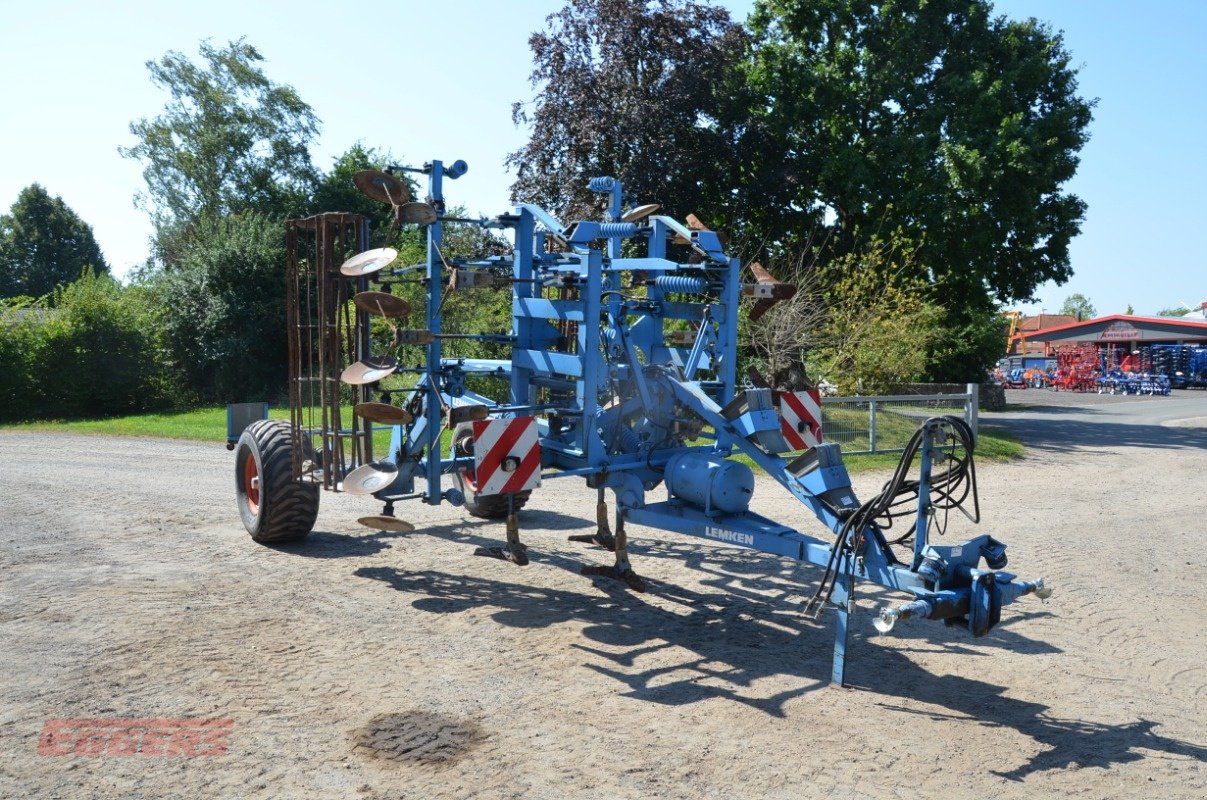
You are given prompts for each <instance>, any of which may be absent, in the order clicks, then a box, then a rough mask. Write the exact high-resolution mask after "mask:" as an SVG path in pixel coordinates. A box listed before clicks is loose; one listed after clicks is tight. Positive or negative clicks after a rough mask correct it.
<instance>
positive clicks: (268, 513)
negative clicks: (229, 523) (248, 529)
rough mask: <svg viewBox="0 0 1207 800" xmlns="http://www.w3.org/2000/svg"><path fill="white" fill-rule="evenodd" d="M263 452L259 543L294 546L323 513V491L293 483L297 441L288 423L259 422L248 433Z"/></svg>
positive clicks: (261, 458)
mask: <svg viewBox="0 0 1207 800" xmlns="http://www.w3.org/2000/svg"><path fill="white" fill-rule="evenodd" d="M244 435H245V436H249V437H250V438H251V439H253V440H254V441H255V445H256V447H257V449H259V451H260V465H261V469H260V481H261V485H260V503H261V513H262V514H263V519H262V520H261V521H260V526H259V531H258V532H256V533H253V534H252V538H253V539H255V540H256V541H257V542H263V543H266V544H268V543H275V542H291V541H296V540H298V539H302V538H304V537H305V536H306V535H307V534H308V533H310V530H311V529H312V528H313V527H314V523H315V520H316V519H317V518H318V512H319V487H318V485H317V484H307V483H300V482H298V481H295V480H294V479H293V437H292V435H291V433H290V424H289V423H288V422H285V421H284V420H257V421H256V422H253V423H252V424H251V425H249V426H247V430H246V431H245V432H244Z"/></svg>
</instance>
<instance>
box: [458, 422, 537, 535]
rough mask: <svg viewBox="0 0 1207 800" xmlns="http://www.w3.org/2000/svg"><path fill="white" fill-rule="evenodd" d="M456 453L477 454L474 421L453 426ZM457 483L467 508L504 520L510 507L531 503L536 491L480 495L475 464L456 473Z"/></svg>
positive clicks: (473, 511) (463, 454)
mask: <svg viewBox="0 0 1207 800" xmlns="http://www.w3.org/2000/svg"><path fill="white" fill-rule="evenodd" d="M453 454H454V455H455V456H457V457H465V456H472V455H473V454H474V428H473V423H472V422H463V423H461V424H460V425H458V426H457V427H456V428H454V429H453ZM453 483H455V484H456V485H457V488H458V489H459V490H461V493H462V494H463V495H465V510H466V511H468V512H469V513H470V514H472V515H473V516H475V517H482V518H483V519H503V518H504V517H506V516H507V513H508V511H509V510H515V511H519V510H520V509H521V508H523V507H524V504H525V503H527V502H528V497H529V496H530V495H531V494H532V490H531V489H529V490H525V491H523V492H512V493H511V494H510V501H509V499H508V498H509V496H508V495H506V494H491V495H479V494H478V485H477V483H475V481H474V468H473V466H469V467H465V468H462V469H459V470H456V471H454V472H453Z"/></svg>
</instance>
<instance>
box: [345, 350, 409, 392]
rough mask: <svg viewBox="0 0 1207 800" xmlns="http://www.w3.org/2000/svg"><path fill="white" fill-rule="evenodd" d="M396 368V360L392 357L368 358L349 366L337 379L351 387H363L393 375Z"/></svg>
mask: <svg viewBox="0 0 1207 800" xmlns="http://www.w3.org/2000/svg"><path fill="white" fill-rule="evenodd" d="M397 366H398V359H397V358H394V356H370V357H369V358H366V359H364V360H363V361H357V362H356V363H355V364H349V365H348V368H347V369H345V370H344V371H343V372H342V373H340V376H339V379H340V380H341V381H343V382H344V383H347V384H350V385H352V386H364V385H365V384H366V383H376V382H377V381H379V380H381V379H382V378H384V377H386V376H387V375H392V374H394V369H395V368H396V367H397Z"/></svg>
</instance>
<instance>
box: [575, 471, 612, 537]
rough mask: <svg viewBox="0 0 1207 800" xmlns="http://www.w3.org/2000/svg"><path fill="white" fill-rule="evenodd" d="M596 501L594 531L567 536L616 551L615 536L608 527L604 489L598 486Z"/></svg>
mask: <svg viewBox="0 0 1207 800" xmlns="http://www.w3.org/2000/svg"><path fill="white" fill-rule="evenodd" d="M598 491H599V495H598V498H599V499H598V502H596V503H595V525H596V529H595V533H579V534H575V535H574V536H571V537H569V541H571V542H584V543H586V544H594V545H599V546H600V547H602V548H603V549H604V550H609V551H611V552H613V553H614V552H616V537H615V536H613V535H612V531H611V530H610V529H609V528H608V504H607V503H605V502H604V490H603V487H602V486H601V487H600V488H599V490H598Z"/></svg>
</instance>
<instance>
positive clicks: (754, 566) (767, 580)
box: [353, 520, 1054, 717]
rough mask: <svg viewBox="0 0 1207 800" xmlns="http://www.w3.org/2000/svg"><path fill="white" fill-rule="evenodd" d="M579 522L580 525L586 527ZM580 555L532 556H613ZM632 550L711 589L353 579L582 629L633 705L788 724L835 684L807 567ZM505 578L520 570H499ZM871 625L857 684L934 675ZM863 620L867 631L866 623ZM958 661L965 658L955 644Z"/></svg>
mask: <svg viewBox="0 0 1207 800" xmlns="http://www.w3.org/2000/svg"><path fill="white" fill-rule="evenodd" d="M575 523H576V524H577V525H578V526H580V527H581V521H578V520H575ZM472 524H473V523H471V525H472ZM428 533H434V534H435V535H437V536H441V537H442V538H448V539H450V540H454V541H460V542H466V543H468V544H477V543H480V542H486V541H493V540H483V539H480V537H478V536H475V535H472V534H469V533H467V532H466V531H465V529H464V527H459V526H444V527H442V528H441V529H438V530H430V531H428ZM496 543H497V542H496ZM579 552H582V553H583V554H584V556H585V555H586V553H588V552H591V551H589V550H583V551H574V552H573V553H567V552H565V551H564V550H562V549H559V548H547V547H543V546H541V547H539V548H538V547H530V551H529V554H530V556H531V557H532V559H533V563H534V565H538V564H543V565H552V566H558V567H561V568H563V569H566V570H568V571H573V572H578V570H579V569H580V568H581V566H582V565H583V564H584V563H590V562H591V561H593V560H595V561H601V562H605V563H606V560H607V559H610V558H611V555H610V554H609V553H606V552H604V551H602V550H600V551H595V552H597V553H599V554H600V555H601V556H602V557H601V558H592V557H590V556H586V557H578V554H579ZM630 552H631V554H632V555H633V557H634V564H635V565H636V566H637V568H638V571H640V564H641V562H642V561H643V560H648V559H649V558H660V559H663V558H664V559H673V560H675V561H676V562H678V563H682V564H686V565H687V566H688V568H689V569H692V570H694V571H698V572H702V573H705V575H706V577H705V578H704V579H703V581H702V583H703V588H700V587H697V586H693V587H686V586H681V585H676V584H674V583H671V582H669V581H665V580H656V579H651V578H650V577H649V576H648V575H646V581H647V586H648V592H647V594H645V595H641V594H633V593H631V592H629V591H628V590H627V589H626V588H625V587H624V586H623V585H622V584H620V583H618V582H614V581H610V580H607V579H603V578H595V579H589V578H586V577H584V578H582V579H581V580H582V582H583V589H582V591H577V590H567V589H562V588H551V587H548V586H537V585H532V584H530V583H524V582H512V581H511V580H506V579H502V578H494V577H491V578H485V577H480V576H468V575H454V574H451V573H447V572H442V571H435V570H426V571H421V572H407V571H404V570H400V569H397V568H394V567H362V568H360V569H357V570H355V572H354V573H353V574H354V575H356V576H357V577H361V578H367V579H370V580H377V581H381V582H382V583H385V584H386V585H388V586H390V587H391V588H393V589H396V590H398V591H401V592H405V593H407V594H410V595H418V599H415V600H413V601H412V603H411V605H412V606H413V607H414V608H415V609H417V610H419V611H424V612H427V613H437V614H455V613H462V612H466V611H470V610H473V609H483V608H487V609H492V611H491V618H492V619H493V620H494V621H495V622H497V623H499V624H501V625H507V626H510V627H514V628H521V629H542V628H550V627H554V626H557V625H562V624H566V623H571V622H574V623H578V624H581V625H584V626H585V627H584V629H583V636H584V638H585V640H586V641H584V642H583V643H582V644H576V645H574V646H575V647H576V649H578V650H579V651H581V652H582V653H584V654H585V655H586V656H587V657H588V658H589V660H588V661H587V662H586V663H585V664H584V666H585V667H586V668H588V669H591V670H593V671H595V672H597V673H599V674H600V675H603V676H605V677H607V678H609V679H611V680H615V681H617V682H619V683H621V684H623V685H624V686H625V687H627V691H626V692H625V696H629V697H634V698H637V699H641V700H645V701H648V702H653V703H661V704H667V705H687V704H691V703H695V702H699V701H702V700H707V699H711V698H723V699H728V700H731V701H733V702H737V703H741V704H743V705H746V706H749V707H751V708H755V709H758V710H760V711H762V712H764V713H766V714H768V715H770V716H775V717H783V716H785V705H786V704H787V703H788V702H789V701H790V700H792V699H794V698H797V697H800V696H803V695H805V694H807V693H809V692H812V691H815V690H817V689H820V688H823V687H825V686H827V685H828V684H829V682H830V669H831V654H832V648H833V636H834V633H833V625H832V623H831V622H830V621H829V620H828V619H827V618H825V617H824V616H823V617H822V619H821V621H814V620H813V619H811V618H809V617H807V616H805V615H804V614H803V613H802V602H803V601H804V600H805V599H806V598H807V596H808V595H809V594H811V593H812V591H813V589H814V588H815V581H812V580H809V577H810V576H809V575H808V573H807V572H806V571H805V570H803V569H802V568H801V567H800V565H797V564H795V563H794V562H790V561H787V560H784V559H776V558H772V557H769V556H766V555H764V554H758V553H749V552H746V551H741V550H737V549H734V548H724V547H711V546H708V545H696V544H691V543H678V542H670V543H668V542H662V541H651V540H647V539H643V538H635V539H634V540H633V541H632V546H631V550H630ZM647 563H648V561H647ZM500 569H501V570H509V569H515V568H514V567H511V566H510V565H505V564H501V565H500ZM529 569H531V567H530V568H529ZM501 574H506V573H505V572H504V573H501ZM655 598H656V601H655ZM868 620H869V617H868V616H867V615H865V614H860V615H858V616H857V617H856V622H857V624H856V625H855V629H856V630H854V631H853V632H852V635H851V640H852V641H851V648H850V650H848V655H849V658H850V659H851V660H850V661H849V662H848V667H847V669H848V674H849V675H850V674H856V675H857V674H858V673H859V672H862V671H864V670H868V671H870V672H875V673H876V674H882V673H884V672H886V671H888V672H894V673H900V674H904V675H906V676H908V675H916V674H918V673H920V672H924V670H923V669H922V668H921V667H919V666H918V665H917V664H915V663H913V662H912V661H910V660H909V658H908V657H906V656H905V655H903V654H900V653H893V652H891V651H889V650H886V649H885V648H880V647H869V646H867V643H866V639H867V637H868V634H869V633H870V632H871V625H870V622H869V621H868ZM860 621H862V622H863V623H865V624H863V625H860V624H858V623H859V622H860ZM922 627H923V626H919V628H922ZM930 627H934V628H937V629H938V630H937V631H935V635H936V637H938V638H937V639H936V640H935V641H934V642H933V643H931V646H932V647H933V648H935V649H938V648H944V647H946V648H947V649H949V650H951V649H952V647H951V645H950V644H949V643H948V642H946V641H939V640H940V639H942V633H941V631H942V626H941V625H932V626H930ZM995 634H996V635H995V636H994V637H993V638H994V642H993V646H1000V647H1004V648H1008V649H1010V650H1011V651H1012V652H1024V653H1044V652H1054V648H1052V647H1050V646H1049V645H1046V644H1044V643H1042V642H1035V641H1033V640H1029V639H1027V638H1025V637H1023V636H1022V635H1020V634H1018V633H1016V632H1014V631H1013V630H1011V629H1010V628H1009V627H1008V626H1004V627H1002V628H1001V629H1000V630H999V631H995ZM980 641H982V642H983V641H985V640H980ZM955 652H964V649H963V648H960V647H959V646H958V645H957V646H956V648H955ZM973 652H977V654H983V653H980V652H979V651H973ZM767 682H772V683H774V684H775V685H776V686H777V687H782V688H779V689H778V691H769V690H768V689H766V688H764V687H765V686H766V685H767Z"/></svg>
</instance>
